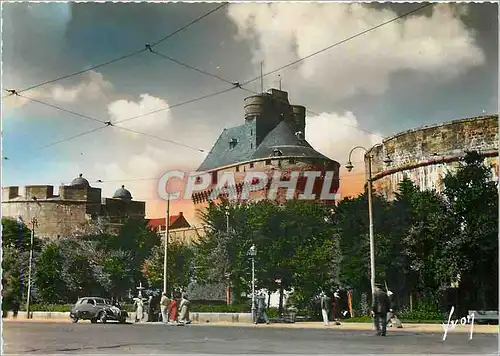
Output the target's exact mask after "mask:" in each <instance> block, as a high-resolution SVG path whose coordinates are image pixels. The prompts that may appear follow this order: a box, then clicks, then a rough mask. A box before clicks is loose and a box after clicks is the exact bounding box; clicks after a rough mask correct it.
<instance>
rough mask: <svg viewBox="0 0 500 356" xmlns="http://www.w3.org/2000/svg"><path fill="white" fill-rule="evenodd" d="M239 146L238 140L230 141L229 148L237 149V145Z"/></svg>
mask: <svg viewBox="0 0 500 356" xmlns="http://www.w3.org/2000/svg"><path fill="white" fill-rule="evenodd" d="M237 144H238V139H237V138H234V137H233V138H232V139H231V140H230V141H229V148H231V149H233V148H235V147H236V145H237Z"/></svg>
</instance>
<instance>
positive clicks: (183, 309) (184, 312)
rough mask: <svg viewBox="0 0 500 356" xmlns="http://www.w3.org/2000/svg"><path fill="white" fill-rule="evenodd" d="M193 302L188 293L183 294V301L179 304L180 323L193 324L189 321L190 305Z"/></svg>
mask: <svg viewBox="0 0 500 356" xmlns="http://www.w3.org/2000/svg"><path fill="white" fill-rule="evenodd" d="M190 304H191V302H190V301H189V299H188V295H187V293H183V294H182V299H181V302H180V304H179V322H181V323H182V324H191V320H190V319H189V305H190Z"/></svg>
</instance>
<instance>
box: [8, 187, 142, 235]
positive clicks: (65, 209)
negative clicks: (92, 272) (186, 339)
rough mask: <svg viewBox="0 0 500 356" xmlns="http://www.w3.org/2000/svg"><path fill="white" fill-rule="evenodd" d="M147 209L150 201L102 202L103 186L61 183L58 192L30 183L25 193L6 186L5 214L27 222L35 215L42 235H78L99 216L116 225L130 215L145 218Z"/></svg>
mask: <svg viewBox="0 0 500 356" xmlns="http://www.w3.org/2000/svg"><path fill="white" fill-rule="evenodd" d="M102 203H103V204H102ZM145 210H146V203H145V202H140V201H124V200H121V199H109V198H105V199H104V200H103V202H101V189H100V188H93V187H77V186H61V187H59V195H54V187H53V186H50V185H30V186H26V187H25V189H24V194H22V195H20V194H19V187H4V188H3V189H2V216H4V217H10V218H14V219H17V217H18V216H21V217H22V219H23V220H24V222H25V223H26V224H28V223H29V221H31V219H32V218H34V217H35V218H36V219H37V221H38V227H37V228H36V234H37V235H38V236H39V237H41V238H48V239H55V238H58V237H69V236H74V235H76V234H77V233H79V232H80V231H82V229H83V228H84V227H85V226H86V225H87V224H88V222H90V221H92V220H94V219H97V218H98V217H105V218H107V220H108V221H109V222H110V223H111V224H115V225H117V224H119V223H121V222H123V220H124V219H125V218H126V217H136V218H141V219H144V218H145ZM115 227H116V226H115Z"/></svg>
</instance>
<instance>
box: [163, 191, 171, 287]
mask: <svg viewBox="0 0 500 356" xmlns="http://www.w3.org/2000/svg"><path fill="white" fill-rule="evenodd" d="M166 215H167V217H166V220H165V243H164V244H163V245H164V246H163V249H164V251H163V292H164V293H165V294H166V293H167V279H168V278H167V256H168V233H169V227H170V194H169V193H167V214H166Z"/></svg>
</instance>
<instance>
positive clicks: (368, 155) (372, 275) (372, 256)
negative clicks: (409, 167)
mask: <svg viewBox="0 0 500 356" xmlns="http://www.w3.org/2000/svg"><path fill="white" fill-rule="evenodd" d="M375 146H376V145H375ZM375 146H373V147H372V148H371V149H369V150H367V149H366V148H364V147H363V146H356V147H354V148H353V149H352V150H351V152H349V161H348V162H347V164H346V165H345V168H346V169H347V171H348V172H350V171H352V169H353V168H354V166H353V165H352V162H351V155H352V152H353V151H354V150H356V149H358V148H360V149H362V150H364V151H365V157H366V158H368V179H367V184H368V219H369V223H370V282H371V288H372V295H373V293H374V291H375V241H374V237H373V206H372V159H373V156H372V154H371V153H370V152H371V150H372V149H373V148H374V147H375ZM384 163H385V164H387V165H389V164H391V163H392V160H391V159H390V157H389V156H388V155H386V157H385V159H384Z"/></svg>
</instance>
